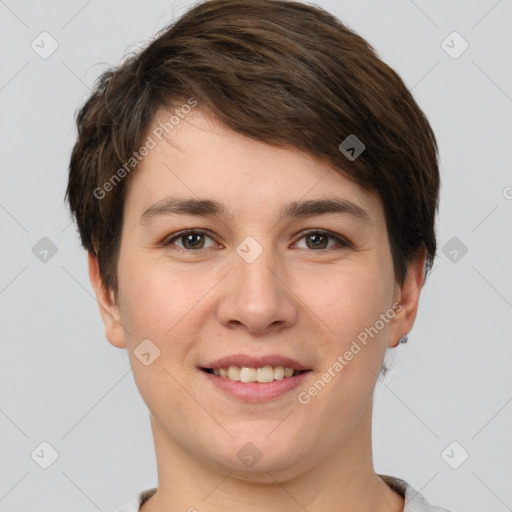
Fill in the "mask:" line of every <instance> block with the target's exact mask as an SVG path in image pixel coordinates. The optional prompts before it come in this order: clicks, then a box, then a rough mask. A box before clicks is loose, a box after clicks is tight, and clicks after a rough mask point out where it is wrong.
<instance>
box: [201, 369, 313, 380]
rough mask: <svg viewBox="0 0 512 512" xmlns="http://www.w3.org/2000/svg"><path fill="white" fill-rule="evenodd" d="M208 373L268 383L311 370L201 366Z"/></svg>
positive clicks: (230, 378)
mask: <svg viewBox="0 0 512 512" xmlns="http://www.w3.org/2000/svg"><path fill="white" fill-rule="evenodd" d="M201 370H203V371H204V372H206V373H209V374H211V375H215V376H217V377H220V378H222V379H229V380H232V381H235V382H245V383H249V382H259V383H260V384H267V383H269V382H273V381H275V380H283V379H289V378H290V377H296V376H298V375H301V374H302V373H305V372H307V371H309V370H297V369H295V368H290V367H288V366H281V365H278V366H270V365H266V366H262V367H259V368H256V367H249V366H242V367H240V366H233V365H231V366H220V367H217V368H201Z"/></svg>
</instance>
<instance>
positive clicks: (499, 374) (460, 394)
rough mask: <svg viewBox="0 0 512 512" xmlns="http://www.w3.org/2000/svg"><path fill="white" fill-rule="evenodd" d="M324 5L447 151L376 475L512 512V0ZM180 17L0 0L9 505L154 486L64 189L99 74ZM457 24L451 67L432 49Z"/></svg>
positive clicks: (3, 471) (378, 444) (3, 429)
mask: <svg viewBox="0 0 512 512" xmlns="http://www.w3.org/2000/svg"><path fill="white" fill-rule="evenodd" d="M318 4H319V5H321V6H322V7H325V8H326V9H328V10H330V11H331V12H333V13H334V14H336V15H337V16H338V17H340V18H341V19H342V20H343V21H344V22H345V23H347V24H348V25H349V26H350V27H352V28H354V29H355V30H356V31H358V32H359V33H360V34H361V35H362V36H363V37H365V38H366V39H367V40H368V41H369V42H370V43H371V44H372V45H373V46H374V47H375V49H376V50H377V51H378V53H379V55H380V56H381V58H382V59H383V60H385V61H386V62H387V63H388V64H390V65H391V66H392V67H394V68H395V69H396V71H397V72H398V73H399V74H400V75H401V76H402V77H403V79H404V81H405V82H406V84H407V85H408V86H409V87H410V88H411V89H412V90H413V94H414V95H415V97H416V99H417V101H418V103H419V104H420V106H421V107H422V108H423V109H424V111H425V113H426V114H427V117H428V118H429V120H430V122H431V124H432V126H433V128H434V131H435V133H436V135H437V138H438V141H439V145H440V156H441V172H442V194H441V208H440V216H439V224H438V238H439V245H440V252H439V257H438V258H437V260H436V263H435V269H434V272H433V274H432V275H431V276H430V278H429V280H428V281H427V284H426V286H425V288H424V289H423V293H422V297H421V303H420V311H419V316H418V319H417V322H416V325H415V327H414V329H413V331H412V333H411V335H410V337H409V338H410V341H409V343H408V344H406V345H401V346H399V347H398V348H397V349H395V350H390V351H389V352H388V356H389V359H388V360H389V361H392V364H393V369H392V371H391V372H390V373H389V374H388V376H387V377H386V379H385V380H384V381H383V382H380V383H378V384H377V388H376V392H375V415H374V427H373V438H374V460H375V469H376V471H377V472H379V473H386V474H390V475H394V476H398V477H401V478H404V479H406V480H407V481H409V482H410V483H411V484H412V485H413V487H415V488H416V489H417V490H418V491H421V492H422V493H423V494H424V495H425V496H426V497H427V499H428V500H429V501H432V502H433V503H436V504H440V505H443V506H445V507H447V508H450V509H452V510H453V511H454V512H459V511H460V512H462V511H467V512H505V511H507V510H512V486H511V485H510V483H511V481H512V446H511V442H510V431H511V423H512V404H511V401H512V381H511V380H512V378H511V374H512V372H511V371H510V366H511V361H512V344H511V343H510V340H511V334H512V322H511V313H512V309H511V308H512V286H511V284H512V266H511V265H510V261H511V257H510V254H511V253H512V242H511V234H512V173H511V166H510V140H511V135H512V116H511V114H512V83H511V82H512V80H511V78H512V69H511V60H510V49H511V48H512V31H510V26H511V22H512V2H511V1H510V0H500V1H495V0H481V1H476V0H474V1H462V0H460V1H426V0H416V1H415V2H413V1H412V0H393V1H387V2H379V1H377V0H372V1H355V0H353V1H349V0H343V1H337V2H336V1H320V2H318ZM189 5H190V2H186V1H179V2H172V1H157V0H152V1H148V2H141V1H140V2H135V1H124V2H121V1H120V0H116V1H107V2H105V1H103V2H102V1H100V0H92V1H89V2H86V1H83V0H72V1H68V2H58V1H56V0H52V1H45V2H36V1H32V2H30V1H28V0H6V1H1V0H0V38H1V40H0V51H1V55H2V56H1V59H2V67H1V75H0V105H1V133H0V140H1V144H2V146H1V148H2V151H1V156H2V161H1V169H2V170H1V176H0V227H1V235H2V244H1V247H2V249H1V251H0V254H1V256H0V257H1V262H0V263H1V265H0V268H1V275H0V321H1V324H0V325H1V331H0V332H1V357H0V460H1V464H0V511H7V510H9V511H27V510H40V511H50V510H51V511H54V512H59V511H68V510H74V511H76V512H82V511H94V510H102V511H109V510H114V509H116V508H117V507H119V506H121V505H122V504H123V503H125V502H127V501H129V500H130V499H131V498H132V497H134V496H135V494H136V493H138V492H139V491H140V490H142V489H145V488H148V487H153V486H155V485H156V483H157V475H156V463H155V459H154V448H153V442H152V437H151V431H150V426H149V414H148V411H147V408H146V406H145V404H144V403H143V401H142V399H141V398H140V397H139V395H138V391H137V389H136V387H135V384H134V381H133V377H132V373H131V370H130V367H129V363H128V355H127V353H126V352H125V351H124V350H119V349H115V348H114V347H112V346H111V345H110V344H109V343H108V342H107V341H106V339H105V337H104V331H103V324H102V322H101V318H100V315H99V311H98V307H97V304H96V301H95V299H94V296H93V292H92V288H91V285H90V283H89V278H88V274H87V266H86V254H85V252H84V251H83V250H82V249H81V247H80V245H79V242H78V237H77V234H76V231H75V228H74V225H73V224H71V223H70V217H69V214H68V212H67V209H66V207H65V205H64V203H63V196H64V191H65V186H66V178H67V164H68V158H69V153H70V149H71V146H72V144H73V142H74V138H75V128H74V119H73V116H74V112H75V110H76V109H77V107H78V106H79V105H81V103H82V102H83V101H84V100H85V99H86V97H87V95H88V94H89V89H90V87H91V86H92V84H93V82H94V80H95V78H96V77H97V76H98V75H99V74H100V72H102V71H103V70H104V69H105V68H106V67H107V66H108V65H111V64H116V63H118V62H119V61H120V59H121V57H122V55H123V54H124V53H125V52H127V51H128V52H129V51H133V50H135V49H136V48H137V47H138V46H139V45H140V44H143V43H144V41H146V40H147V39H149V38H150V37H152V36H153V34H154V33H155V32H156V31H157V30H158V29H160V28H161V27H163V26H164V25H165V24H166V23H168V22H169V21H170V20H171V19H172V18H173V16H178V15H180V14H181V13H183V11H184V10H185V9H186V8H187V6H189ZM43 31H47V32H48V33H49V34H51V36H52V38H54V39H55V40H56V41H57V43H58V48H57V50H56V51H55V52H54V53H53V54H52V55H50V56H49V57H48V58H46V59H43V58H41V57H40V55H39V54H38V53H36V52H35V51H34V50H33V49H32V47H31V43H32V41H34V40H35V42H36V43H37V44H39V45H40V46H42V45H43V43H41V37H39V34H40V33H41V32H43ZM453 31H457V32H459V33H460V34H461V36H462V37H463V38H464V39H465V40H466V41H467V42H468V43H469V48H468V49H467V50H466V51H465V52H464V53H462V55H460V56H459V57H458V58H452V57H451V56H450V55H448V54H447V53H446V51H445V49H443V47H442V45H441V43H442V41H443V40H445V39H446V38H447V36H448V35H449V34H451V33H452V32H453ZM38 37H39V38H38ZM451 40H453V38H452V39H448V42H447V44H449V45H450V46H452V47H453V48H452V49H451V50H450V51H452V53H453V51H457V50H458V49H460V48H462V46H461V44H460V43H461V41H460V40H458V41H457V40H454V42H453V43H452V42H450V41H451ZM38 41H39V43H38ZM445 44H446V43H445ZM44 47H45V48H46V50H48V48H50V41H49V40H48V39H47V40H46V42H45V43H44ZM507 187H508V188H507ZM43 237H47V238H48V239H49V240H51V242H52V244H54V246H55V249H56V250H57V252H56V253H55V254H52V252H51V250H50V252H48V253H47V254H45V253H44V252H41V251H44V250H45V248H46V249H48V246H47V244H48V241H46V240H44V241H42V242H41V241H40V240H41V238H43ZM454 237H456V239H455V240H453V238H454ZM37 244H39V245H37ZM45 244H46V245H45ZM462 244H463V245H462ZM34 246H35V249H34V250H33V248H34ZM463 246H465V247H466V248H467V253H466V254H463V250H462V249H463ZM55 249H54V251H55ZM454 250H455V251H456V254H455V253H454V252H453V251H454ZM443 251H444V252H443ZM34 253H35V254H34ZM44 257H46V261H41V258H43V259H44ZM43 441H46V442H47V443H49V444H50V445H51V446H52V447H53V448H54V449H55V450H56V451H57V452H58V458H57V460H56V461H55V462H54V463H53V464H52V465H51V466H50V467H48V469H43V468H41V467H40V465H39V464H38V463H36V462H35V460H38V461H39V463H44V460H43V459H45V460H46V461H48V457H49V454H50V449H49V448H48V447H45V445H43V447H42V449H43V451H41V446H40V444H41V443H42V442H43ZM454 441H455V442H457V443H458V444H457V445H452V446H451V447H450V448H449V449H448V450H447V452H445V448H446V447H447V446H448V445H450V444H451V443H452V442H454ZM451 448H453V450H452V449H451ZM34 451H35V453H39V458H37V456H36V455H34V458H33V457H32V456H31V454H32V453H33V452H34ZM464 451H467V452H468V453H469V457H468V459H467V460H466V461H465V462H464V463H463V464H461V465H460V466H459V467H458V468H457V469H453V468H452V467H450V465H449V464H448V463H447V461H449V462H450V463H451V464H452V465H458V464H460V462H461V460H462V458H463V455H464V453H465V452H464ZM43 453H44V456H43V455H42V454H43ZM443 453H444V456H443V455H442V454H443Z"/></svg>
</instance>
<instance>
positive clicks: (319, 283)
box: [302, 265, 392, 349]
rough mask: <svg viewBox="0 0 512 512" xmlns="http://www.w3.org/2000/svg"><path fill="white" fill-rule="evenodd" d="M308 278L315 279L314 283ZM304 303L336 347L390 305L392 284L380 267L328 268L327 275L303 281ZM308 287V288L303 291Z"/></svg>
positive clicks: (347, 341)
mask: <svg viewBox="0 0 512 512" xmlns="http://www.w3.org/2000/svg"><path fill="white" fill-rule="evenodd" d="M311 282H316V284H314V285H313V286H311V285H310V283H311ZM306 284H307V285H308V286H307V287H306V288H305V291H304V294H303V295H302V296H303V297H309V299H308V300H307V301H305V302H306V304H307V305H308V306H309V308H310V309H311V311H312V312H313V313H315V315H316V316H317V318H318V319H319V320H320V321H321V324H322V325H323V326H325V327H326V330H325V332H326V334H327V336H328V338H329V339H331V341H332V339H333V338H334V339H335V345H336V348H337V349H341V348H343V346H345V345H346V344H347V343H348V344H350V342H351V341H352V339H355V338H356V337H357V336H358V334H359V333H360V332H362V331H364V329H366V328H368V327H370V326H372V325H374V324H375V322H376V321H377V320H378V319H379V318H380V315H381V314H382V313H385V311H386V310H387V308H389V306H390V297H392V287H390V280H389V278H388V277H386V274H385V273H383V272H382V269H381V268H380V267H379V266H378V265H376V266H370V265H365V266H362V265H361V266H353V267H351V268H350V269H349V270H348V269H347V271H346V272H345V271H339V272H334V271H333V272H330V273H329V276H328V278H325V279H318V280H314V281H309V280H308V283H303V284H302V287H303V288H304V286H305V285H306ZM306 290H307V291H306Z"/></svg>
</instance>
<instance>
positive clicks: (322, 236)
mask: <svg viewBox="0 0 512 512" xmlns="http://www.w3.org/2000/svg"><path fill="white" fill-rule="evenodd" d="M318 237H320V238H323V239H324V240H323V241H324V242H325V240H326V236H325V235H321V234H316V235H309V239H310V240H311V239H317V242H313V245H314V247H319V246H322V248H323V247H324V246H325V243H324V244H322V243H318Z"/></svg>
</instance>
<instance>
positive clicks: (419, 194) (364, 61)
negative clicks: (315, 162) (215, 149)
mask: <svg viewBox="0 0 512 512" xmlns="http://www.w3.org/2000/svg"><path fill="white" fill-rule="evenodd" d="M190 98H195V100H194V101H197V102H198V103H197V104H198V105H199V106H198V108H203V109H205V111H208V112H209V113H210V114H212V115H213V116H214V117H216V118H217V119H218V120H219V121H220V122H222V123H223V124H224V125H226V126H227V127H229V128H230V129H232V130H234V131H235V132H237V133H239V134H242V135H245V136H248V137H251V138H253V139H256V140H259V141H262V142H265V143H268V144H271V145H275V146H282V147H286V146H288V147H295V148H298V149H301V150H303V151H305V152H307V153H309V154H311V155H313V156H315V157H318V158H319V159H321V160H322V161H325V162H327V163H329V164H330V165H331V166H333V167H334V168H335V169H336V170H338V171H339V172H341V173H343V174H344V175H345V176H347V177H348V178H350V179H352V180H353V181H355V182H356V183H358V184H359V185H361V186H362V187H364V188H365V189H367V190H369V191H372V192H375V193H377V194H378V196H379V197H380V198H381V200H382V202H383V206H384V211H385V215H386V225H387V229H388V237H389V243H390V248H391V253H392V257H393V264H394V271H395V279H396V280H397V281H398V282H399V283H400V284H403V281H404V279H405V277H406V272H407V264H408V263H409V262H410V261H412V259H413V258H414V257H415V256H416V255H418V253H419V251H420V250H422V249H423V247H425V248H426V251H427V263H426V268H425V272H426V274H428V271H429V270H430V269H431V267H432V262H433V259H434V257H435V253H436V236H435V216H436V213H437V210H438V196H439V169H438V148H437V143H436V139H435V136H434V133H433V131H432V129H431V127H430V125H429V123H428V121H427V119H426V117H425V115H424V113H423V112H422V110H421V109H420V107H419V106H418V104H417V103H416V102H415V100H414V98H413V97H412V95H411V93H410V92H409V90H408V89H407V87H406V86H405V84H404V83H403V81H402V80H401V78H400V77H399V76H398V75H397V73H396V72H395V71H393V70H392V69H391V68H390V67H389V66H388V65H386V64H385V63H384V62H383V61H382V60H381V59H380V58H379V57H378V56H377V54H376V52H375V51H374V49H373V48H372V47H371V46H370V44H369V43H368V42H367V41H366V40H365V39H363V38H362V37H360V36H359V35H358V34H356V33H355V32H354V31H352V30H351V29H349V28H348V27H347V26H345V25H344V24H343V23H342V22H340V21H339V20H338V19H337V18H335V17H334V16H332V15H331V14H329V13H328V12H326V11H325V10H323V9H321V8H319V7H317V6H311V5H306V4H302V3H299V2H294V1H286V0H210V1H206V2H202V3H199V4H197V5H195V6H194V7H193V8H191V9H190V10H189V11H187V12H186V13H185V14H184V15H183V16H181V17H180V18H179V19H178V20H177V21H175V22H173V23H172V24H171V25H170V26H168V27H166V28H165V29H164V30H163V31H161V32H160V33H159V34H158V37H157V38H155V39H154V40H153V41H152V42H151V43H150V44H149V45H148V46H147V47H146V48H145V49H143V51H141V52H139V53H138V54H137V55H132V56H129V57H128V58H127V59H126V60H125V61H124V62H123V63H122V64H120V65H119V66H118V67H114V68H111V69H109V70H108V71H106V72H105V73H103V74H102V75H101V76H100V77H99V79H98V81H97V83H96V85H95V88H94V90H93V93H92V95H91V96H90V98H89V99H88V100H87V101H86V102H85V104H84V105H83V107H82V108H81V109H80V111H79V112H78V114H77V127H78V138H77V141H76V144H75V146H74V148H73V152H72V155H71V161H70V167H69V182H68V186H67V191H66V198H67V200H68V201H69V205H70V208H71V211H72V214H73V215H74V216H75V218H76V221H77V224H78V228H79V231H80V237H81V241H82V244H83V246H84V248H85V249H87V250H88V251H91V252H94V253H95V254H97V256H98V258H99V262H100V271H101V274H102V278H103V281H104V283H105V285H106V286H107V287H108V288H113V289H114V290H115V291H117V275H116V274H117V271H116V270H117V260H118V253H119V246H120V240H121V230H122V221H123V206H124V197H125V190H126V182H127V180H128V179H129V178H130V176H129V175H127V173H123V176H124V175H125V174H126V175H127V176H126V178H125V179H123V180H120V182H119V183H116V184H115V186H114V187H109V189H111V190H109V192H108V194H104V197H102V198H100V199H98V197H97V196H98V194H97V193H96V192H95V191H97V190H98V189H99V187H100V188H101V187H102V186H103V184H105V183H106V182H108V181H109V179H111V178H112V177H113V176H114V174H115V173H116V171H117V170H118V169H121V168H122V167H123V166H124V168H125V169H127V168H126V162H127V161H128V160H129V159H130V158H132V155H133V152H134V151H135V150H136V149H137V148H138V147H140V144H141V143H142V141H143V138H144V136H145V134H146V132H147V130H148V127H149V126H150V123H151V121H152V120H153V118H154V115H155V113H156V111H157V110H158V109H160V108H162V107H163V108H166V109H169V110H170V111H171V112H174V111H176V113H178V112H179V111H178V110H176V109H177V107H179V106H180V105H182V104H183V103H187V101H189V99H190ZM349 135H355V136H356V137H357V139H359V140H360V141H361V142H362V143H363V144H364V146H365V149H364V151H363V152H362V153H361V154H360V156H359V157H357V158H356V159H351V158H347V153H344V152H342V151H341V150H340V149H339V145H340V143H341V142H342V141H344V140H345V139H346V138H347V137H348V136H349ZM352 153H353V152H352ZM134 166H136V163H135V164H134ZM129 170H130V169H128V171H129Z"/></svg>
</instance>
